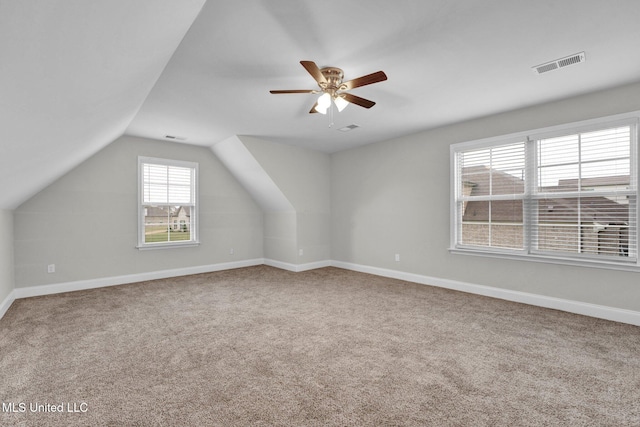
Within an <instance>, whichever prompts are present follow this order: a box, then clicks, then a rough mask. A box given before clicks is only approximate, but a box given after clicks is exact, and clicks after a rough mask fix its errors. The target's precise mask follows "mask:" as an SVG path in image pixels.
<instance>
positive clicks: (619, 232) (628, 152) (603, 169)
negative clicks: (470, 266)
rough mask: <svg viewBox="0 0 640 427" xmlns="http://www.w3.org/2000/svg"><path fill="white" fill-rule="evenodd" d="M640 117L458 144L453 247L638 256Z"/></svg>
mask: <svg viewBox="0 0 640 427" xmlns="http://www.w3.org/2000/svg"><path fill="white" fill-rule="evenodd" d="M636 141H637V125H636V119H623V120H616V121H605V120H600V121H592V122H590V123H588V124H583V125H580V126H578V125H575V126H564V127H558V128H552V129H543V130H539V131H536V132H535V133H533V132H532V133H530V134H522V135H512V136H507V137H504V138H496V139H493V140H484V141H477V142H470V143H462V144H455V145H453V146H452V149H451V153H452V166H453V175H452V178H453V181H454V189H453V190H454V191H453V195H452V211H453V215H454V217H453V218H452V233H451V236H452V249H453V250H460V251H465V252H476V253H486V254H492V255H494V256H497V255H499V254H504V255H515V256H525V257H531V258H536V257H537V258H546V259H554V260H569V261H570V260H576V261H578V262H587V263H590V262H597V263H607V264H627V265H636V266H637V264H638V254H637V252H638V251H637V241H638V228H637V226H636V223H637V216H638V211H637V196H638V194H637V180H638V176H637V159H636V158H637V150H636Z"/></svg>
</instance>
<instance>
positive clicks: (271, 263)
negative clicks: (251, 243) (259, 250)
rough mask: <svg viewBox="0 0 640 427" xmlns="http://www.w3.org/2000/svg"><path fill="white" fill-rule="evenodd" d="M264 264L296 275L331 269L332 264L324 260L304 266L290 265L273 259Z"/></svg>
mask: <svg viewBox="0 0 640 427" xmlns="http://www.w3.org/2000/svg"><path fill="white" fill-rule="evenodd" d="M264 264H265V265H268V266H270V267H276V268H280V269H282V270H288V271H293V272H296V273H297V272H300V271H307V270H314V269H316V268H323V267H331V266H332V265H333V262H332V261H330V260H325V261H316V262H308V263H306V264H291V263H288V262H282V261H276V260H274V259H265V260H264Z"/></svg>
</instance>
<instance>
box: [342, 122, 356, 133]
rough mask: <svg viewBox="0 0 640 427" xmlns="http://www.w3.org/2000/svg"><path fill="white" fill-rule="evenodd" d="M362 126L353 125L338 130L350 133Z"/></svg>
mask: <svg viewBox="0 0 640 427" xmlns="http://www.w3.org/2000/svg"><path fill="white" fill-rule="evenodd" d="M359 127H360V126H358V125H356V124H353V125H349V126H345V127H343V128H340V129H338V130H339V131H340V132H349V131H350V130H354V129H356V128H359Z"/></svg>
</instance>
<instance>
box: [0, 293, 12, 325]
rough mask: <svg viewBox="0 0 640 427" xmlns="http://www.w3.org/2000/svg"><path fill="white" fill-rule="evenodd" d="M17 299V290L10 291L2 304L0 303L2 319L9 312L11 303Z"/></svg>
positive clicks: (0, 316)
mask: <svg viewBox="0 0 640 427" xmlns="http://www.w3.org/2000/svg"><path fill="white" fill-rule="evenodd" d="M15 300H16V296H15V291H11V292H9V295H7V297H6V298H5V299H4V301H2V304H0V319H2V317H3V316H4V314H5V313H6V312H7V310H9V307H11V304H13V302H14V301H15Z"/></svg>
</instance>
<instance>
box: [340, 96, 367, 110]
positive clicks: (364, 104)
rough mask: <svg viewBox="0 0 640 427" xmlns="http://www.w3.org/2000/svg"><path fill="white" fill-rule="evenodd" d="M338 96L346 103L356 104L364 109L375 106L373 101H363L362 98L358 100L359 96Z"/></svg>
mask: <svg viewBox="0 0 640 427" xmlns="http://www.w3.org/2000/svg"><path fill="white" fill-rule="evenodd" d="M340 96H342V97H343V98H344V99H345V100H346V101H348V102H350V103H352V104H356V105H359V106H361V107H364V108H371V107H373V106H374V105H376V103H375V102H373V101H369V100H368V99H364V98H360V97H359V96H355V95H353V94H351V93H341V94H340Z"/></svg>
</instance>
